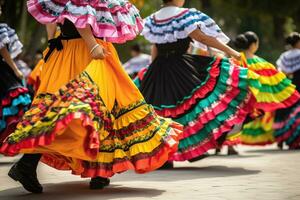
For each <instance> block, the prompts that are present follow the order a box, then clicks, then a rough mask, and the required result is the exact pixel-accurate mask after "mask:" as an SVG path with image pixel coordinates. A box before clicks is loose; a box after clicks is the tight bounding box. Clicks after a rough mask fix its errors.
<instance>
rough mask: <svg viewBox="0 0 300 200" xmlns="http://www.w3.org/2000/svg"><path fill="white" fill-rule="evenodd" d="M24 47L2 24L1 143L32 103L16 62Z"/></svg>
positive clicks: (0, 60)
mask: <svg viewBox="0 0 300 200" xmlns="http://www.w3.org/2000/svg"><path fill="white" fill-rule="evenodd" d="M22 47H23V45H22V44H21V42H20V41H19V38H18V36H17V35H16V33H15V30H13V29H12V28H10V27H9V26H8V25H7V24H3V23H1V24H0V55H1V58H0V67H1V68H0V72H1V75H0V143H1V142H2V141H3V140H4V139H5V138H6V137H7V136H8V135H9V134H10V133H11V132H12V131H13V130H14V129H15V127H16V125H17V123H18V121H19V120H20V118H21V117H22V115H23V114H24V112H25V111H26V110H27V109H28V107H29V105H30V103H31V99H30V95H29V92H28V90H27V88H25V87H24V86H23V84H22V79H23V74H22V72H21V71H20V70H19V69H18V67H17V65H16V63H15V62H14V58H16V57H17V56H18V55H19V54H20V53H21V52H22Z"/></svg>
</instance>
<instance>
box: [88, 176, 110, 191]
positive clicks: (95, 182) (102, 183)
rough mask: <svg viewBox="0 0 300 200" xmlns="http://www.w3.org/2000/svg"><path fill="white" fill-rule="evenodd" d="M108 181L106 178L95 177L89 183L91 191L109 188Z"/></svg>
mask: <svg viewBox="0 0 300 200" xmlns="http://www.w3.org/2000/svg"><path fill="white" fill-rule="evenodd" d="M109 184H110V180H109V179H108V178H102V177H96V178H92V179H91V181H90V189H91V190H101V189H103V188H104V187H107V186H109Z"/></svg>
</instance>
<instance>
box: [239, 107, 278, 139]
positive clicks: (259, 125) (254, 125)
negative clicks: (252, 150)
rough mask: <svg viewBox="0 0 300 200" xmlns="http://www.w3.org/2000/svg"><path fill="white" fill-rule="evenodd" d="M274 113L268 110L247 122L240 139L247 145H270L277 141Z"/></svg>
mask: <svg viewBox="0 0 300 200" xmlns="http://www.w3.org/2000/svg"><path fill="white" fill-rule="evenodd" d="M273 123H274V113H273V112H266V113H265V114H264V115H263V116H261V117H259V118H257V119H255V120H253V121H251V122H249V123H247V124H245V125H244V126H243V130H242V131H241V138H240V141H241V143H242V144H245V145H268V144H273V143H274V142H275V138H274V131H273Z"/></svg>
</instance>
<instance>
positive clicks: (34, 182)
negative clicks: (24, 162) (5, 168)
mask: <svg viewBox="0 0 300 200" xmlns="http://www.w3.org/2000/svg"><path fill="white" fill-rule="evenodd" d="M8 176H9V177H10V178H12V179H13V180H15V181H19V182H20V183H21V184H22V185H23V187H24V188H25V189H26V190H27V191H28V192H31V193H36V194H38V193H42V192H43V187H42V185H41V184H40V183H39V181H38V179H37V175H36V172H35V171H34V172H32V169H27V168H26V167H25V168H23V167H21V166H19V164H18V163H16V164H15V165H14V166H12V168H11V169H10V170H9V172H8Z"/></svg>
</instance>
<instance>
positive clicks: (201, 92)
mask: <svg viewBox="0 0 300 200" xmlns="http://www.w3.org/2000/svg"><path fill="white" fill-rule="evenodd" d="M220 61H221V59H220V58H217V59H216V61H215V62H214V63H213V64H212V66H211V69H210V71H209V75H210V77H209V79H208V80H207V82H206V83H205V84H204V85H203V86H202V87H200V88H199V89H198V90H197V91H196V92H195V93H194V94H193V95H192V97H191V98H189V99H187V100H185V101H184V102H183V103H182V104H180V105H178V106H176V107H175V108H165V109H162V110H155V111H156V113H157V114H158V115H160V116H163V117H170V118H176V117H177V116H179V115H181V114H183V113H185V112H186V111H187V110H189V109H190V108H191V107H192V106H193V105H195V104H196V103H197V100H198V99H202V98H204V97H205V96H206V95H207V94H208V93H209V92H211V91H212V90H213V89H214V87H215V85H216V82H217V77H218V76H219V75H220V68H219V64H220Z"/></svg>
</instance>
